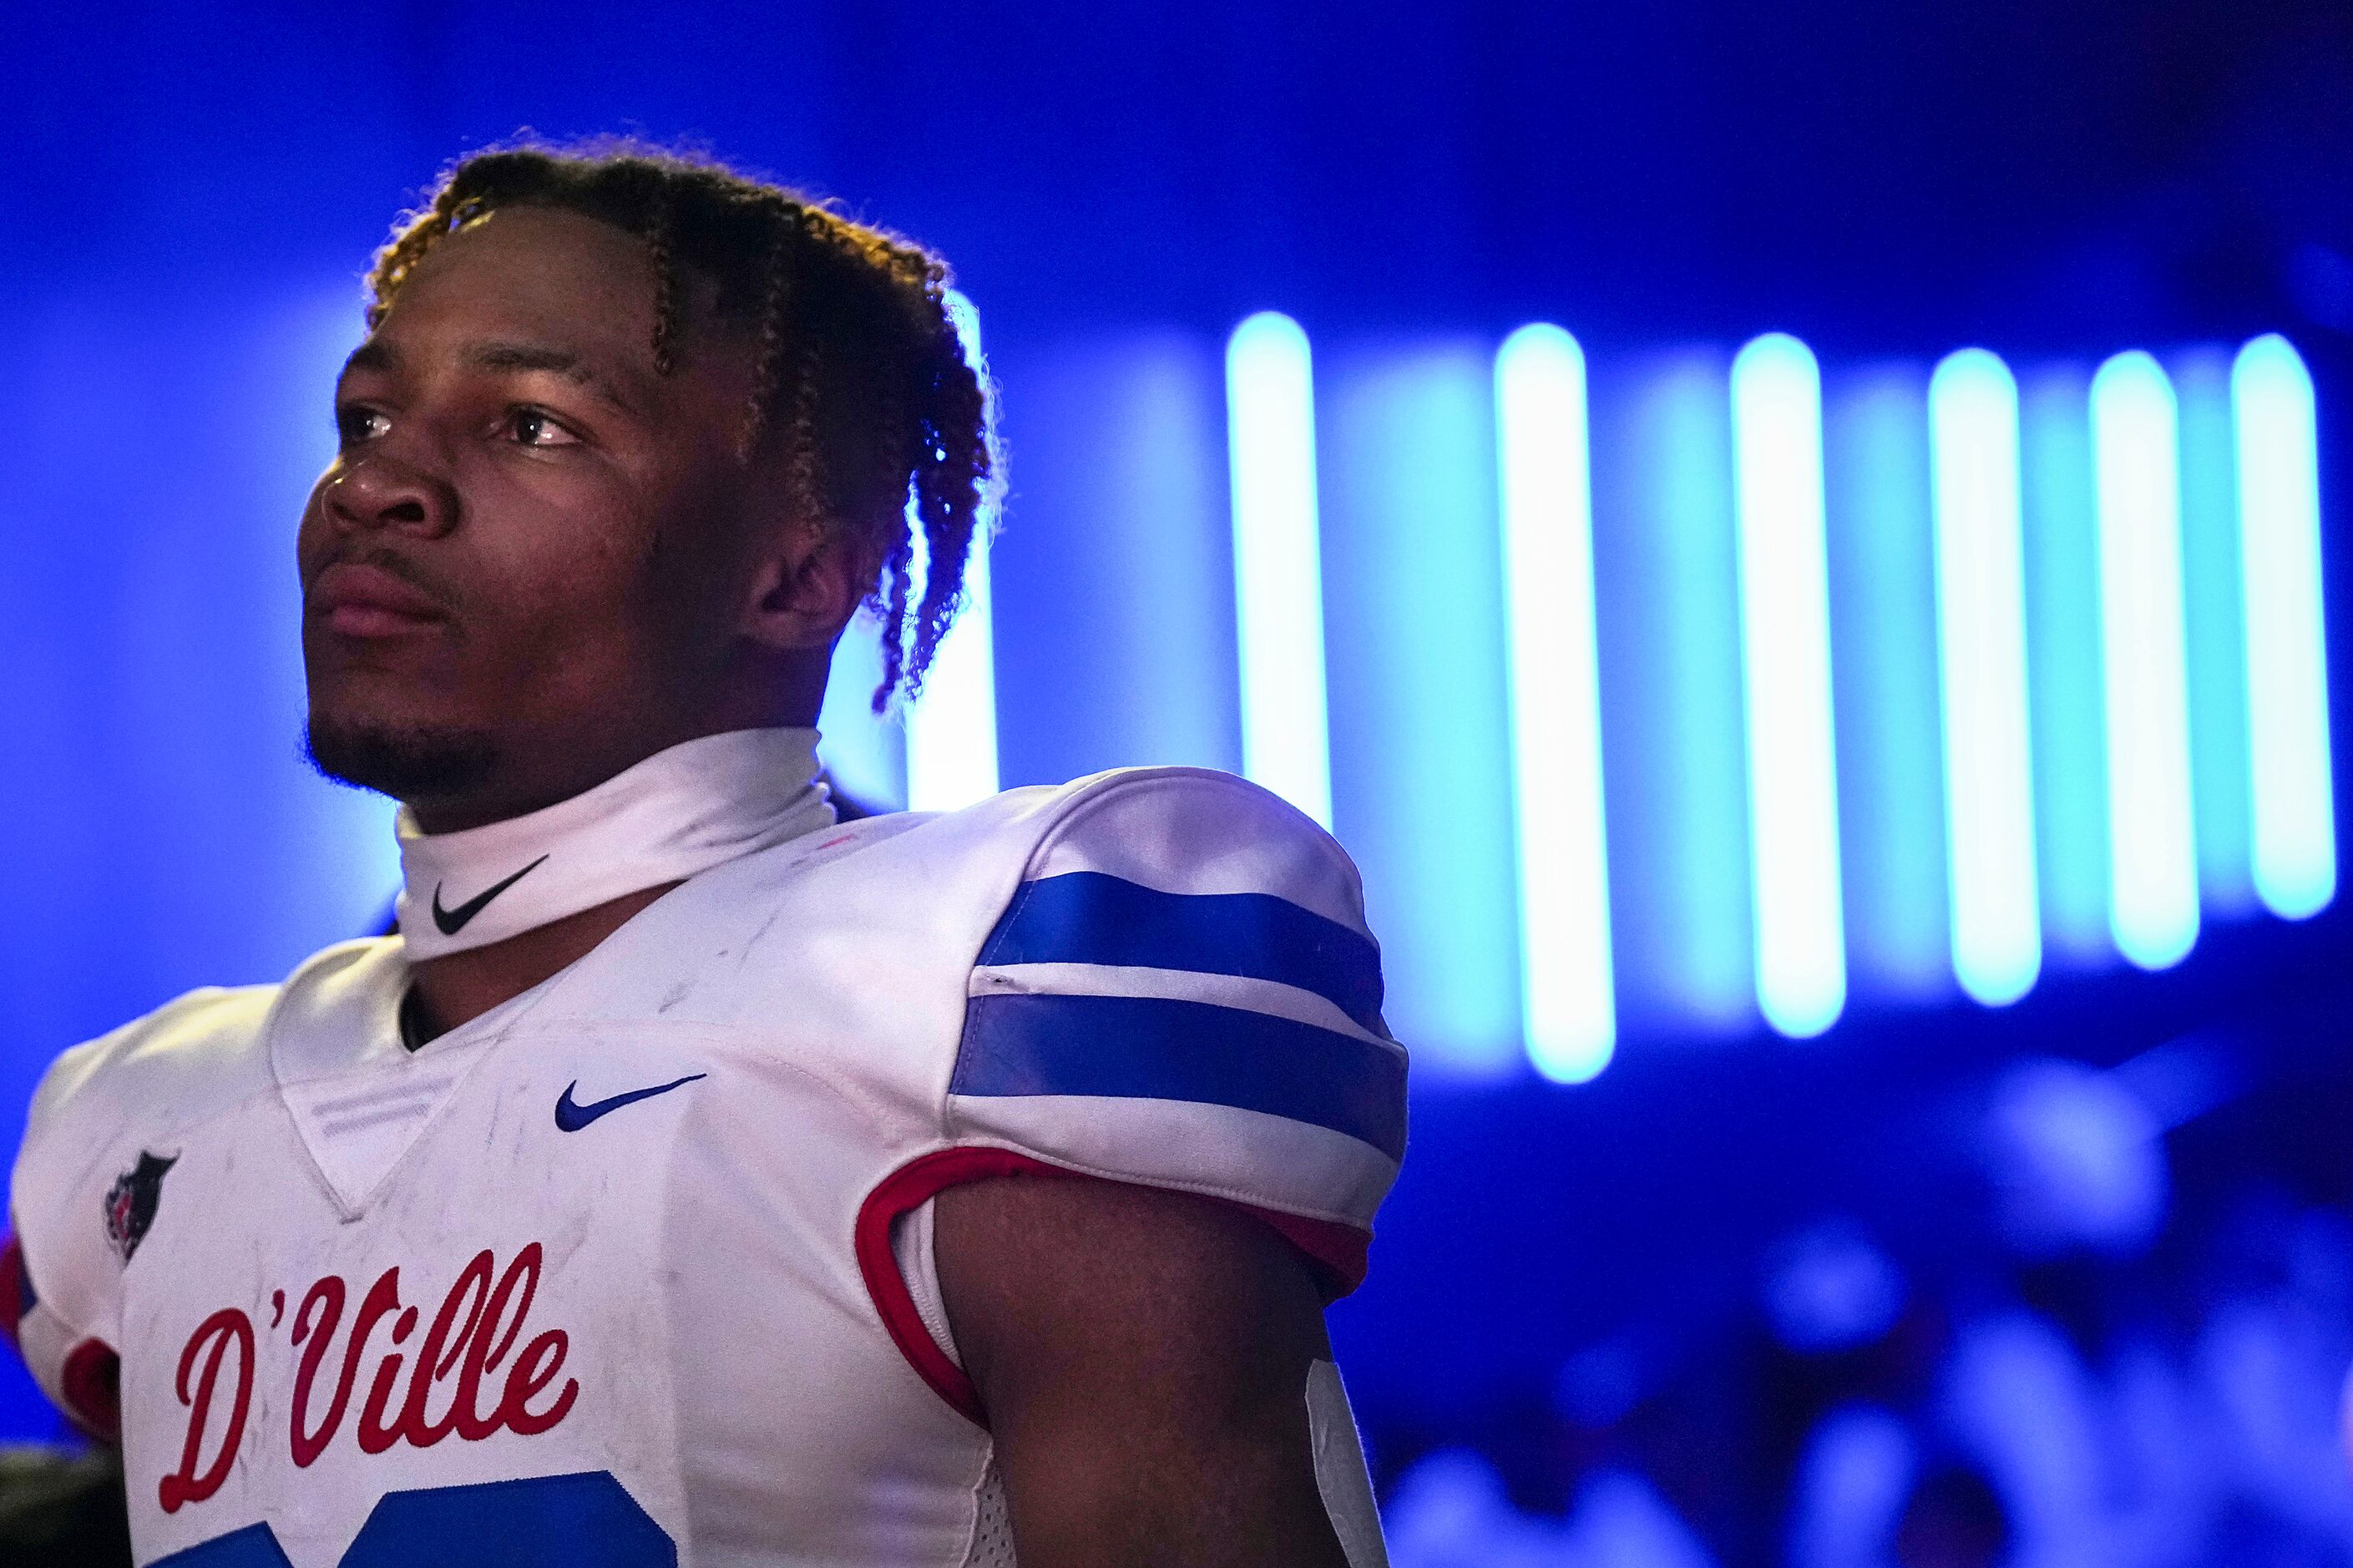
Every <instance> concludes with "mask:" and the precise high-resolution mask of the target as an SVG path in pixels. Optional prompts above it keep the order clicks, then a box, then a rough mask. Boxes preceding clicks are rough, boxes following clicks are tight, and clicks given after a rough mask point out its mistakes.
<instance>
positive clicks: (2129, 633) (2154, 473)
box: [2092, 350, 2198, 969]
mask: <svg viewBox="0 0 2353 1568" xmlns="http://www.w3.org/2000/svg"><path fill="white" fill-rule="evenodd" d="M2177 417H2178V416H2177V412H2176V408H2175V405H2174V396H2173V385H2172V384H2171V383H2170V382H2168V380H2167V379H2166V376H2165V372H2164V371H2163V370H2162V369H2161V368H2159V367H2158V363H2157V361H2155V360H2154V359H2152V358H2150V357H2149V356H2148V355H2147V354H2146V353H2141V352H2139V351H2138V350H2135V351H2133V352H2132V353H2121V354H2118V355H2116V357H2115V358H2114V359H2111V360H2109V361H2108V362H2107V363H2105V364H2104V365H2102V366H2101V367H2100V370H2099V374H2096V375H2094V377H2093V378H2092V464H2093V473H2094V481H2095V484H2096V487H2097V491H2098V504H2097V508H2096V510H2097V512H2098V518H2099V528H2098V533H2099V546H2100V664H2101V676H2102V686H2103V688H2104V696H2105V710H2106V730H2107V742H2108V768H2107V773H2108V844H2109V857H2108V927H2109V930H2110V931H2111V933H2112V934H2113V935H2114V936H2115V938H2116V950H2117V951H2118V952H2122V953H2123V954H2124V955H2125V956H2126V958H2128V959H2130V960H2131V961H2132V962H2133V963H2137V964H2138V965H2140V966H2141V967H2142V968H2143V969H2163V968H2165V967H2167V966H2168V965H2170V964H2173V963H2179V962H2180V960H2181V959H2182V957H2183V956H2184V955H2185V954H2187V953H2188V952H2189V949H2190V946H2191V944H2192V943H2194V942H2196V941H2197V940H2198V858H2197V839H2196V828H2195V826H2194V823H2195V817H2194V816H2193V813H2192V810H2191V802H2190V793H2189V674H2188V668H2187V664H2186V651H2185V647H2184V643H2183V634H2182V610H2181V497H2180V458H2179V436H2178V432H2177Z"/></svg>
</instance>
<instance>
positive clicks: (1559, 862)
mask: <svg viewBox="0 0 2353 1568" xmlns="http://www.w3.org/2000/svg"><path fill="white" fill-rule="evenodd" d="M1495 412H1496V421H1495V422H1496V430H1497V437H1498V439H1497V450H1496V468H1497V471H1498V473H1499V474H1500V476H1501V489H1502V498H1501V505H1502V512H1503V529H1504V599H1505V606H1506V633H1507V642H1508V645H1509V651H1510V663H1509V670H1508V673H1509V677H1510V690H1511V705H1512V763H1513V829H1514V840H1515V842H1516V844H1517V847H1518V850H1519V867H1518V868H1519V893H1520V998H1521V1003H1520V1005H1521V1013H1522V1016H1523V1018H1524V1020H1525V1029H1526V1034H1527V1048H1528V1059H1529V1060H1530V1061H1531V1062H1533V1063H1534V1064H1535V1068H1536V1070H1537V1071H1538V1072H1540V1073H1542V1074H1544V1075H1545V1076H1546V1078H1549V1079H1554V1080H1556V1081H1557V1082H1562V1083H1582V1082H1584V1081H1585V1080H1586V1079H1590V1078H1591V1077H1593V1076H1594V1075H1595V1074H1596V1073H1598V1072H1599V1071H1600V1070H1601V1069H1602V1068H1604V1067H1606V1066H1608V1065H1609V1055H1610V1052H1611V1051H1612V1050H1613V1049H1614V1048H1615V1047H1616V1044H1617V1037H1618V1017H1617V1001H1616V986H1615V983H1614V981H1613V979H1612V976H1611V973H1610V957H1609V839H1608V832H1607V827H1606V814H1605V812H1604V809H1603V805H1602V784H1601V687H1600V678H1599V671H1598V668H1597V664H1598V655H1597V652H1596V647H1595V640H1594V626H1593V615H1594V608H1593V485H1592V473H1591V463H1590V461H1589V459H1588V447H1587V437H1588V426H1587V419H1586V390H1585V353H1584V351H1583V350H1582V349H1581V348H1579V347H1578V346H1577V340H1576V339H1575V338H1573V337H1571V336H1569V334H1568V333H1567V332H1565V331H1562V330H1561V329H1560V328H1558V327H1555V326H1549V325H1536V326H1529V327H1523V328H1521V329H1520V330H1519V331H1516V332H1514V333H1513V334H1512V335H1511V336H1510V337H1509V338H1506V339H1505V340H1504V346H1503V347H1502V348H1501V349H1499V350H1497V351H1496V354H1495Z"/></svg>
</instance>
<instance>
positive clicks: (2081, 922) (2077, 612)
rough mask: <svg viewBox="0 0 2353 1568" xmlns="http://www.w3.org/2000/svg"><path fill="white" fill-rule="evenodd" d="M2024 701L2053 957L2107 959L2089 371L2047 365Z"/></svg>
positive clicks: (2031, 476) (2038, 441)
mask: <svg viewBox="0 0 2353 1568" xmlns="http://www.w3.org/2000/svg"><path fill="white" fill-rule="evenodd" d="M2019 406H2020V422H2021V429H2020V432H2019V437H2020V442H2019V445H2020V458H2021V468H2022V470H2023V471H2022V473H2021V482H2022V485H2023V489H2024V518H2025V542H2026V669H2027V700H2028V702H2029V703H2030V704H2031V708H2032V710H2033V732H2032V737H2031V742H2030V743H2031V746H2032V749H2033V754H2034V821H2035V859H2036V866H2037V870H2038V872H2039V874H2040V878H2041V881H2042V941H2043V947H2044V951H2045V954H2046V956H2047V957H2053V958H2062V959H2064V960H2065V961H2066V962H2067V963H2071V964H2075V965H2078V966H2084V967H2098V966H2100V965H2102V964H2106V963H2114V962H2115V958H2116V947H2115V944H2114V942H2113V941H2112V940H2111V938H2110V936H2109V934H2108V770H2107V754H2108V752H2107V742H2106V738H2105V732H2104V730H2103V727H2102V725H2101V724H2100V723H2099V721H2098V720H2097V718H2096V715H2097V714H2098V713H2099V712H2100V711H2101V707H2102V704H2103V703H2104V701H2105V698H2104V697H2103V695H2102V693H2103V690H2104V687H2105V682H2104V680H2103V678H2102V675H2101V662H2102V656H2101V651H2100V551H2099V534H2098V522H2097V516H2098V510H2099V496H2098V489H2097V486H2096V485H2095V484H2094V479H2093V465H2092V419H2091V406H2092V384H2091V375H2090V373H2089V372H2088V371H2087V370H2084V369H2083V368H2081V367H2076V366H2067V365H2061V366H2046V367H2041V368H2038V369H2035V370H2033V371H2031V372H2030V373H2029V374H2027V376H2026V377H2025V379H2024V382H2023V384H2022V385H2021V390H2020V399H2019Z"/></svg>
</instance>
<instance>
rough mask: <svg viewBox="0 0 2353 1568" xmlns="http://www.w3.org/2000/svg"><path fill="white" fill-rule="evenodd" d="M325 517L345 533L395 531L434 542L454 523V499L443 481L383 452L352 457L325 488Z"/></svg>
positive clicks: (454, 496) (455, 495) (455, 517)
mask: <svg viewBox="0 0 2353 1568" xmlns="http://www.w3.org/2000/svg"><path fill="white" fill-rule="evenodd" d="M325 500H326V506H327V514H328V516H329V517H330V518H331V519H332V521H334V522H335V523H336V524H338V525H339V526H341V527H343V528H349V529H385V528H389V529H397V530H399V531H402V532H405V533H414V534H417V535H419V536H421V537H424V538H428V539H430V538H438V536H439V535H441V534H444V533H447V532H448V531H449V530H450V529H451V528H453V527H455V526H456V525H457V521H458V497H457V493H456V492H455V491H454V490H452V489H450V487H449V485H448V482H447V481H445V480H442V479H436V478H434V477H433V476H432V475H430V474H427V473H425V472H423V471H422V470H420V469H419V468H417V467H415V466H414V465H413V464H409V463H406V462H403V461H401V460H400V459H399V458H395V457H393V456H392V455H391V454H389V453H386V452H377V451H371V452H366V453H364V454H362V455H360V456H359V457H357V458H354V459H353V461H352V462H351V463H350V464H349V465H348V466H347V467H346V468H344V469H343V472H342V473H340V474H338V475H336V476H335V478H334V479H333V480H332V482H330V483H329V484H328V486H327V493H326V498H325Z"/></svg>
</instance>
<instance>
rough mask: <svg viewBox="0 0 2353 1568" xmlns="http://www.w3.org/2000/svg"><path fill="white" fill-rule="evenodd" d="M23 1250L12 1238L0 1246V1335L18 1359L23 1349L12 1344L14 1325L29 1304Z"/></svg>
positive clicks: (30, 1308) (13, 1341)
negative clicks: (25, 1286)
mask: <svg viewBox="0 0 2353 1568" xmlns="http://www.w3.org/2000/svg"><path fill="white" fill-rule="evenodd" d="M25 1279H26V1274H25V1248H24V1247H23V1246H22V1245H20V1244H19V1243H18V1242H17V1240H16V1237H13V1236H12V1237H8V1238H7V1239H6V1240H5V1242H0V1334H5V1335H7V1336H8V1344H9V1347H10V1348H11V1349H13V1350H14V1351H16V1354H17V1355H18V1356H19V1357H20V1358H21V1357H22V1356H23V1355H24V1353H25V1347H24V1346H22V1345H20V1344H18V1343H17V1342H16V1325H17V1324H18V1323H20V1322H22V1321H24V1318H25V1314H26V1312H29V1311H31V1310H33V1304H32V1303H31V1302H30V1301H27V1300H25V1288H24V1281H25Z"/></svg>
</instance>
